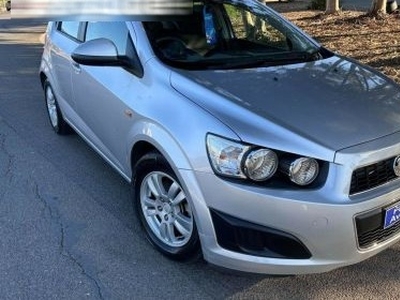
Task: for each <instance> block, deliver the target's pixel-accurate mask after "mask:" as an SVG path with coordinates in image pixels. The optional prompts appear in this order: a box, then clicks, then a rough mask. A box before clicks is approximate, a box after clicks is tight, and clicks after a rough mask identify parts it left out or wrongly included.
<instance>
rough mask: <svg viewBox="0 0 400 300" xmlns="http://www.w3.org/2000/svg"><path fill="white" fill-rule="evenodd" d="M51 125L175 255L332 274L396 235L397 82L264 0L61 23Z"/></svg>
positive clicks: (49, 47)
mask: <svg viewBox="0 0 400 300" xmlns="http://www.w3.org/2000/svg"><path fill="white" fill-rule="evenodd" d="M40 79H41V82H42V85H43V88H44V92H45V100H46V104H47V111H48V115H49V118H50V122H51V125H52V127H53V128H54V130H55V131H56V132H57V133H58V134H66V133H69V132H71V131H75V132H77V133H78V134H79V135H81V136H82V138H83V139H84V140H85V141H87V142H88V143H89V144H90V146H92V147H93V148H94V149H95V150H96V151H97V152H98V153H99V154H100V155H101V156H102V157H103V158H104V159H105V160H106V161H107V162H108V163H110V164H111V165H112V166H113V167H114V168H115V169H116V170H117V171H118V172H119V173H120V174H121V175H122V176H123V177H124V178H125V179H126V180H127V181H129V182H131V184H132V186H133V191H134V192H133V196H132V200H133V203H134V206H135V208H136V211H137V214H138V217H139V219H140V221H141V223H142V225H143V228H144V231H145V233H146V235H147V237H148V239H149V241H150V242H151V243H152V244H153V245H154V246H155V247H156V248H157V249H158V250H159V251H160V252H162V253H163V254H165V255H167V256H168V257H171V258H173V259H178V260H187V259H192V258H193V257H199V256H202V257H204V259H205V260H206V261H208V262H210V263H212V264H216V265H219V266H222V267H226V268H231V269H236V270H242V271H249V272H256V273H269V274H302V273H315V272H325V271H329V270H332V269H334V268H338V267H342V266H346V265H350V264H354V263H357V262H360V261H362V260H364V259H367V258H369V257H371V256H373V255H375V254H377V253H379V252H380V251H382V250H384V249H386V248H388V247H389V246H390V245H393V244H394V243H396V242H398V241H399V240H400V179H399V176H400V88H399V86H397V85H396V84H395V83H394V82H393V81H392V80H390V79H388V78H387V77H385V76H384V75H382V74H379V73H378V72H376V71H374V70H373V69H371V68H369V67H367V66H363V65H360V64H359V63H357V62H355V61H354V60H351V59H348V58H345V57H342V56H340V55H337V54H334V53H332V52H330V51H328V50H327V49H325V48H323V47H321V46H320V45H319V44H318V43H317V42H315V41H314V40H313V39H311V38H310V37H308V36H307V35H306V34H304V33H303V32H302V31H300V30H299V29H298V28H296V27H295V26H293V25H292V24H290V23H289V22H287V21H286V20H284V19H283V18H282V17H281V16H279V15H278V14H277V13H275V12H274V11H272V10H271V9H269V8H268V7H267V6H265V5H264V4H262V3H260V2H259V1H256V0H245V1H235V0H205V1H195V2H194V6H193V15H190V16H186V17H180V18H177V19H174V20H172V19H163V20H160V21H155V20H152V21H130V22H125V21H124V22H71V21H68V22H66V21H63V22H51V23H49V25H48V28H47V33H46V44H45V47H44V53H43V58H42V61H41V66H40Z"/></svg>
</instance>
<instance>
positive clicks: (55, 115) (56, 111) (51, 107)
mask: <svg viewBox="0 0 400 300" xmlns="http://www.w3.org/2000/svg"><path fill="white" fill-rule="evenodd" d="M44 95H45V100H46V108H47V115H48V116H49V120H50V124H51V127H53V129H54V131H55V132H56V133H57V134H61V135H65V134H69V133H71V131H72V130H71V127H70V126H69V125H68V123H67V122H65V120H64V118H63V116H62V114H61V110H60V107H59V106H58V102H57V99H56V96H55V95H54V92H53V88H52V87H51V85H50V83H49V82H48V81H47V80H46V81H45V83H44Z"/></svg>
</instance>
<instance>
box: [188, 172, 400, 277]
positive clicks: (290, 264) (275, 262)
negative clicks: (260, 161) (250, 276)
mask: <svg viewBox="0 0 400 300" xmlns="http://www.w3.org/2000/svg"><path fill="white" fill-rule="evenodd" d="M338 173H339V172H337V171H336V170H335V169H334V168H333V169H331V170H330V176H337V174H338ZM181 176H182V177H183V181H184V182H185V183H186V185H187V188H188V189H189V190H190V191H191V197H192V201H193V203H194V211H195V216H196V222H197V225H198V230H199V236H200V239H201V244H202V250H203V255H204V258H205V260H207V261H208V262H210V263H212V264H215V265H218V266H221V267H224V268H229V269H235V270H240V271H246V272H253V273H266V274H305V273H320V272H326V271H330V270H332V269H335V268H338V267H342V266H346V265H351V264H355V263H357V262H360V261H362V260H365V259H367V258H369V257H371V256H373V255H375V254H377V253H379V252H381V251H382V250H384V249H386V248H387V247H389V246H390V245H392V244H394V243H396V242H397V241H398V240H399V239H400V234H399V232H395V233H394V234H393V235H391V236H390V237H389V238H387V239H385V240H383V241H381V242H379V243H377V244H373V245H370V246H369V247H368V248H366V249H364V248H363V249H362V248H360V246H359V244H358V237H357V227H356V218H357V216H360V215H363V214H365V213H368V212H373V211H376V210H377V209H381V208H384V207H387V206H390V205H392V204H393V203H396V202H397V201H399V200H400V189H396V188H393V185H395V184H397V185H398V182H397V181H396V182H392V183H391V184H389V185H386V186H385V187H384V188H382V189H385V191H388V192H382V191H381V193H380V196H377V195H376V194H377V193H374V197H372V198H370V199H368V200H365V201H351V200H349V198H348V197H347V198H346V199H344V198H342V199H340V193H342V195H344V194H345V192H344V191H338V190H335V188H336V189H337V188H338V187H340V186H341V185H336V186H335V187H333V186H331V185H329V184H326V185H325V186H324V187H322V188H321V189H319V190H313V191H309V190H308V191H301V190H297V191H288V190H272V189H266V188H264V187H258V186H249V185H243V184H239V183H234V182H229V181H226V180H223V179H220V178H218V177H216V176H215V175H214V174H210V173H203V172H198V173H193V172H191V171H181ZM330 180H332V178H328V180H327V182H330ZM212 211H217V212H222V213H223V214H225V215H227V216H231V217H233V218H238V219H240V220H242V221H243V222H249V223H251V224H257V226H259V227H265V228H272V229H273V230H277V231H278V232H283V233H285V234H287V235H289V236H292V237H294V238H295V239H296V240H298V241H299V242H300V243H301V244H302V245H304V246H305V248H306V249H307V251H309V253H310V257H309V258H294V259H293V258H280V257H278V256H276V255H275V256H274V255H272V256H271V257H266V256H265V255H257V254H256V255H251V254H249V253H246V252H245V251H232V248H231V249H227V248H229V247H226V246H225V245H224V246H225V247H222V246H221V239H220V240H218V236H217V234H216V232H218V230H216V229H217V228H216V227H215V226H216V224H215V223H214V221H215V217H214V219H213V217H212V213H211V212H212ZM219 231H220V230H219ZM219 234H220V235H221V232H220V233H219ZM222 234H223V233H222ZM227 234H228V232H227Z"/></svg>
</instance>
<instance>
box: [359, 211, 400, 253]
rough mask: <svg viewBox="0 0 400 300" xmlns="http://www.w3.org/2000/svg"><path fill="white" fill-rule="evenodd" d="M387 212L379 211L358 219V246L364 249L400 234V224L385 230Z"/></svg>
mask: <svg viewBox="0 0 400 300" xmlns="http://www.w3.org/2000/svg"><path fill="white" fill-rule="evenodd" d="M384 218H385V211H384V210H383V209H377V210H374V211H373V212H369V213H367V214H363V215H360V216H357V217H356V228H357V238H358V245H359V247H360V248H362V249H366V248H369V247H371V246H373V245H375V244H378V243H381V242H383V241H385V240H387V239H389V238H391V237H393V236H394V235H396V234H398V233H400V222H399V223H396V224H394V225H393V226H391V227H389V228H386V229H383V223H384Z"/></svg>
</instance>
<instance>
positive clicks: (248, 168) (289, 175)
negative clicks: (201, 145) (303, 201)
mask: <svg viewBox="0 0 400 300" xmlns="http://www.w3.org/2000/svg"><path fill="white" fill-rule="evenodd" d="M207 152H208V157H209V159H210V162H211V165H212V168H213V170H214V172H215V173H216V174H218V175H221V176H227V177H234V178H239V179H250V180H252V181H256V182H263V181H267V180H269V179H271V178H272V177H273V178H274V179H276V180H278V181H281V182H282V183H284V182H286V183H287V180H290V181H292V182H293V183H295V184H297V185H298V186H307V185H309V184H311V183H312V182H313V181H314V180H315V179H316V178H317V177H318V175H319V167H320V165H319V162H318V161H317V160H316V159H314V158H311V157H304V156H299V155H296V154H293V153H287V152H283V151H276V150H272V149H268V148H262V147H258V146H255V145H248V144H243V143H240V142H236V141H232V140H229V139H225V138H222V137H219V136H216V135H213V134H208V135H207ZM277 171H279V173H280V175H278V176H274V174H275V173H276V172H277ZM282 174H284V175H286V176H282ZM285 177H286V179H285ZM278 181H275V183H277V182H278Z"/></svg>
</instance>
